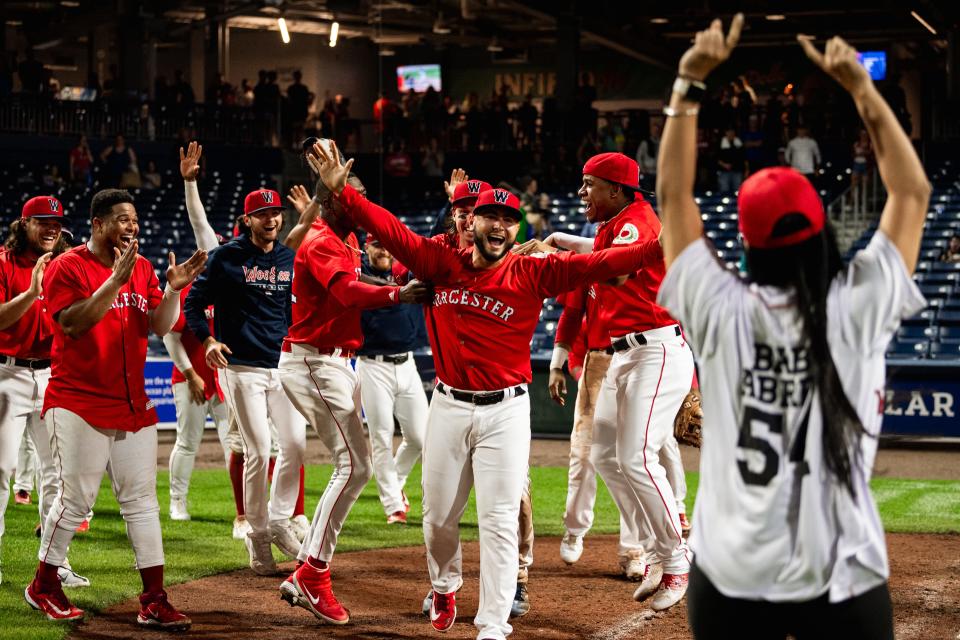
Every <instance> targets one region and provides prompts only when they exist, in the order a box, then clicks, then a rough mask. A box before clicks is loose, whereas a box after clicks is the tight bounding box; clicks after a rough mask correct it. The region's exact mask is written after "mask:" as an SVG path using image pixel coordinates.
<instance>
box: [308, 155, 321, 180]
mask: <svg viewBox="0 0 960 640" xmlns="http://www.w3.org/2000/svg"><path fill="white" fill-rule="evenodd" d="M307 164H308V165H310V170H311V171H312V172H313V175H315V176H318V177H319V176H320V161H319V160H317V158H316V156H314V155H313V154H312V153H308V154H307Z"/></svg>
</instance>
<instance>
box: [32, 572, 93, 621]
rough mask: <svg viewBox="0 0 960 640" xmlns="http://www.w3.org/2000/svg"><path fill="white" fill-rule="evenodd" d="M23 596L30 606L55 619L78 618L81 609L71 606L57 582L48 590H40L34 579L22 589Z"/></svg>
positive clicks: (81, 615) (81, 613)
mask: <svg viewBox="0 0 960 640" xmlns="http://www.w3.org/2000/svg"><path fill="white" fill-rule="evenodd" d="M23 598H24V600H26V601H27V604H29V605H30V606H31V607H33V608H34V609H36V610H37V611H42V612H44V613H45V614H46V615H47V618H49V619H50V620H55V621H63V620H68V621H69V620H79V619H80V618H82V617H83V610H82V609H78V608H77V607H75V606H73V604H71V603H70V601H69V600H68V599H67V596H66V595H65V594H64V593H63V589H61V588H60V585H59V584H58V585H57V586H56V587H54V588H53V589H52V590H50V591H46V592H45V591H41V590H40V588H39V587H38V585H37V581H36V580H34V581H33V582H31V583H30V584H28V585H27V588H26V589H24V590H23Z"/></svg>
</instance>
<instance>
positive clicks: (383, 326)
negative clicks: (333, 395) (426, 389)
mask: <svg viewBox="0 0 960 640" xmlns="http://www.w3.org/2000/svg"><path fill="white" fill-rule="evenodd" d="M362 259H363V262H362V264H361V266H360V269H361V271H362V272H363V273H365V274H367V275H369V276H373V277H375V278H380V279H381V280H387V281H389V282H393V274H392V273H391V272H389V271H379V270H377V269H374V268H373V267H371V266H370V261H369V260H367V256H366V254H364V255H363V256H362ZM360 327H361V328H362V329H363V347H362V348H361V349H360V351H359V352H358V353H360V355H364V356H392V355H396V354H398V353H406V352H408V351H413V350H414V349H417V348H419V347H422V346H423V345H425V344H426V343H427V328H426V326H425V325H424V322H423V306H422V305H419V304H396V305H393V306H389V307H380V308H379V309H369V310H367V311H364V312H363V313H362V314H361V316H360Z"/></svg>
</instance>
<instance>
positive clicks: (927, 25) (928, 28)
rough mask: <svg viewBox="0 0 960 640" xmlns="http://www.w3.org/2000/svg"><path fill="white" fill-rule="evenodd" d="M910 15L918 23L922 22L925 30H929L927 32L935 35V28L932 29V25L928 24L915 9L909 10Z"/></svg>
mask: <svg viewBox="0 0 960 640" xmlns="http://www.w3.org/2000/svg"><path fill="white" fill-rule="evenodd" d="M910 15H912V16H913V17H914V18H915V19H916V21H917V22H919V23H920V24H922V25H923V26H924V27H926V29H927V31H929V32H930V33H932V34H933V35H937V30H936V29H934V28H933V27H932V26H930V23H929V22H927V21H926V20H924V19H923V18H921V17H920V14H919V13H917V12H916V11H911V12H910Z"/></svg>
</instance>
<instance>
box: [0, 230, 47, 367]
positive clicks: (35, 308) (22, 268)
mask: <svg viewBox="0 0 960 640" xmlns="http://www.w3.org/2000/svg"><path fill="white" fill-rule="evenodd" d="M34 265H36V261H35V260H30V259H29V258H27V257H25V256H22V255H15V254H13V253H12V252H10V251H9V250H8V249H0V302H9V301H10V300H12V299H13V298H15V297H17V296H18V295H20V294H21V293H23V292H24V291H27V290H28V289H29V288H30V281H31V280H32V278H33V267H34ZM49 266H50V265H47V267H49ZM45 298H46V296H44V295H41V296H40V297H39V298H37V299H36V300H34V302H33V304H32V305H30V308H29V309H27V311H26V313H24V314H23V315H22V316H20V319H19V320H17V321H16V322H14V323H13V324H12V325H10V326H9V327H7V328H6V329H4V330H2V331H0V356H13V357H14V358H26V359H39V360H42V359H46V358H49V357H50V346H51V345H52V344H53V320H51V319H50V316H49V315H48V314H47V309H46V303H45Z"/></svg>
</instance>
